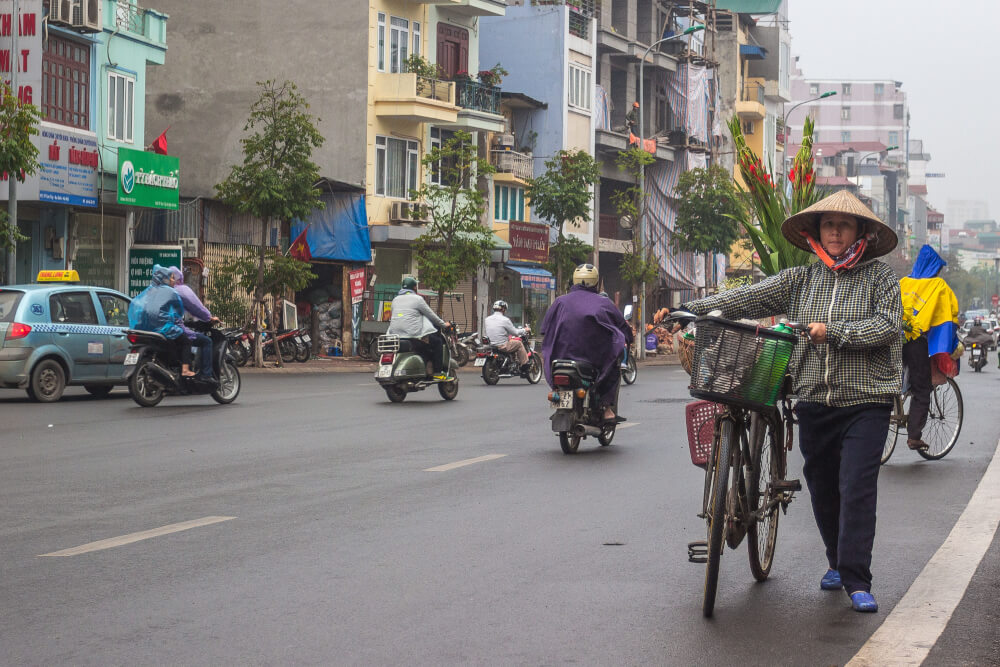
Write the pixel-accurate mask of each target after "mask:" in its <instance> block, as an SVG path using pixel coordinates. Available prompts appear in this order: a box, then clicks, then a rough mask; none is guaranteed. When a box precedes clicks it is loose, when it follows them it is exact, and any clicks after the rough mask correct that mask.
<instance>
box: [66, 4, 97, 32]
mask: <svg viewBox="0 0 1000 667" xmlns="http://www.w3.org/2000/svg"><path fill="white" fill-rule="evenodd" d="M80 4H81V6H82V10H83V11H82V16H81V17H80V18H81V20H80V23H75V22H74V24H73V26H74V27H75V28H77V29H78V30H80V31H81V32H101V30H102V29H103V28H104V14H103V11H104V0H83V1H82V2H81V3H80Z"/></svg>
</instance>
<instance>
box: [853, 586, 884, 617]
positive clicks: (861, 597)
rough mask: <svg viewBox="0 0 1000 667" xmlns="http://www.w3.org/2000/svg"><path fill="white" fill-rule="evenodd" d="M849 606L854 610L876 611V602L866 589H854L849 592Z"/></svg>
mask: <svg viewBox="0 0 1000 667" xmlns="http://www.w3.org/2000/svg"><path fill="white" fill-rule="evenodd" d="M851 608H852V609H853V610H854V611H861V612H867V613H873V612H876V611H878V602H875V598H874V597H872V594H871V593H869V592H868V591H856V592H854V593H851Z"/></svg>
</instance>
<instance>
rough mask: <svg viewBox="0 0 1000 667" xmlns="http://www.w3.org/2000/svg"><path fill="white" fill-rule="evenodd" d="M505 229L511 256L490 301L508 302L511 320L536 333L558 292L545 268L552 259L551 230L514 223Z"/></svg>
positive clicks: (525, 223) (539, 226) (513, 221)
mask: <svg viewBox="0 0 1000 667" xmlns="http://www.w3.org/2000/svg"><path fill="white" fill-rule="evenodd" d="M506 227H507V229H506V232H507V241H508V243H509V244H510V253H509V256H508V259H507V261H506V263H505V264H504V267H503V269H502V270H501V271H499V273H498V276H497V280H496V281H495V282H494V284H493V286H492V290H491V299H492V300H494V301H495V300H497V299H503V300H504V301H506V302H507V306H508V307H507V316H508V317H510V318H511V320H513V321H514V322H517V323H520V324H530V325H531V326H532V328H534V329H535V330H536V331H537V329H538V325H539V324H540V323H541V321H542V318H543V317H545V311H546V310H548V307H549V305H551V303H552V299H553V296H554V294H555V288H556V281H555V278H554V277H553V276H552V274H551V273H550V272H549V271H547V270H546V269H544V268H542V265H543V264H545V263H546V262H547V261H548V259H549V227H548V226H547V225H540V224H537V223H531V222H522V221H515V220H512V221H510V222H509V223H507V224H506ZM498 233H499V232H498Z"/></svg>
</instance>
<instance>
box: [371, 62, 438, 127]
mask: <svg viewBox="0 0 1000 667" xmlns="http://www.w3.org/2000/svg"><path fill="white" fill-rule="evenodd" d="M375 114H376V115H378V116H382V117H387V118H397V119H399V120H408V121H413V122H416V123H438V124H449V123H451V124H454V123H455V122H456V121H457V120H458V107H457V106H455V84H454V83H453V82H451V81H440V80H438V79H428V78H426V77H422V76H417V75H416V74H414V73H412V72H404V73H399V74H378V75H377V76H376V79H375Z"/></svg>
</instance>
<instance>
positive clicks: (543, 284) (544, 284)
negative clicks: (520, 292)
mask: <svg viewBox="0 0 1000 667" xmlns="http://www.w3.org/2000/svg"><path fill="white" fill-rule="evenodd" d="M507 268H508V269H510V270H512V271H517V272H518V273H519V274H520V275H521V287H523V288H526V289H555V288H556V279H555V278H553V277H552V274H551V273H550V272H548V271H546V270H545V269H536V268H534V267H531V266H512V265H510V264H508V265H507Z"/></svg>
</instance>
